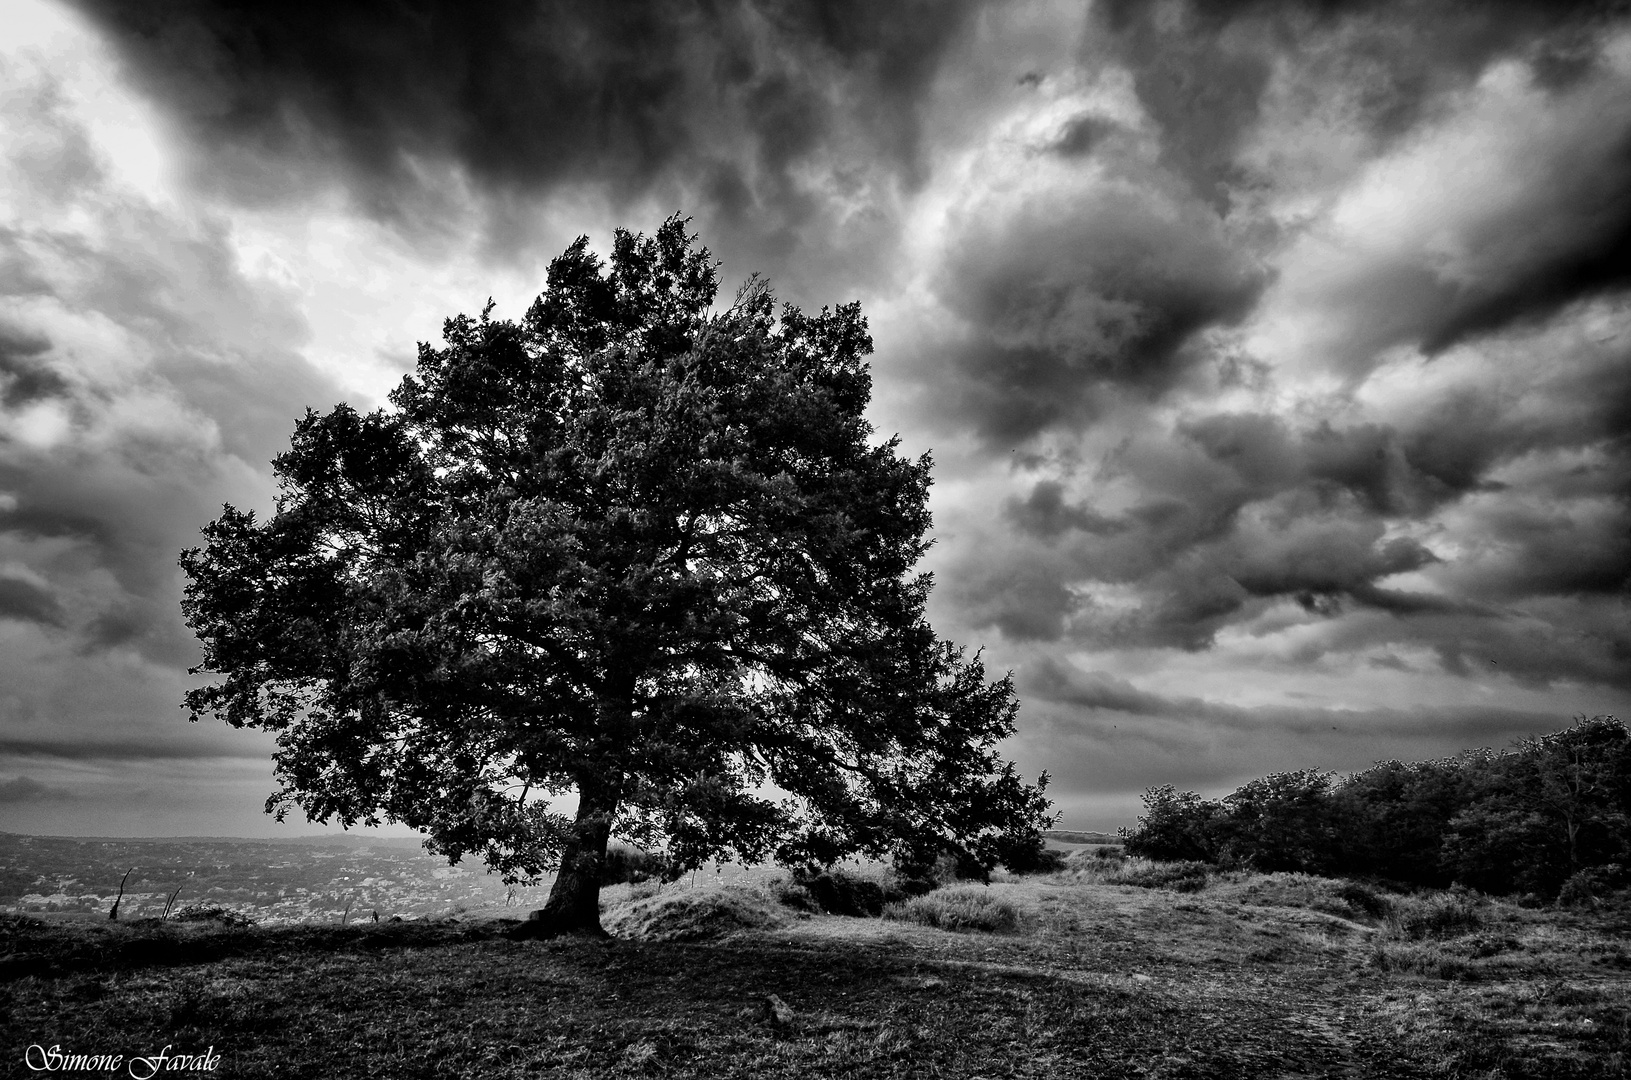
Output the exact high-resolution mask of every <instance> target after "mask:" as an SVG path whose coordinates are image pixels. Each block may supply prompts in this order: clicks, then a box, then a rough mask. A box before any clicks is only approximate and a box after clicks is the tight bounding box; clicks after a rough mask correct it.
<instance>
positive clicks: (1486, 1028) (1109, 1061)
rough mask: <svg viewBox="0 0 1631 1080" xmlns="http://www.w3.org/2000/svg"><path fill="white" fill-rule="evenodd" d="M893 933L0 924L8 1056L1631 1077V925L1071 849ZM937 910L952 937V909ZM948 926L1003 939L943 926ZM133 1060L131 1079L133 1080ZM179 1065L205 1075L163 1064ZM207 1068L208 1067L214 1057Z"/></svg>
mask: <svg viewBox="0 0 1631 1080" xmlns="http://www.w3.org/2000/svg"><path fill="white" fill-rule="evenodd" d="M1073 865H1074V867H1075V868H1074V869H1072V870H1069V871H1066V872H1063V873H1059V874H1054V875H1049V876H1045V877H1039V878H1027V879H1023V880H1008V881H997V882H995V883H993V884H992V885H991V886H989V887H980V886H968V885H958V886H952V887H949V888H947V889H943V890H940V891H938V892H936V893H931V894H929V896H928V897H924V898H920V899H919V900H917V901H915V902H913V903H912V904H910V905H902V906H899V907H896V908H893V909H891V910H890V911H888V912H887V913H886V917H885V918H881V919H880V918H847V917H841V916H832V915H810V914H805V913H801V912H798V911H795V910H792V909H790V908H788V907H786V906H785V905H783V904H781V903H778V902H777V897H776V893H775V890H774V888H773V887H772V886H770V885H767V884H766V883H764V882H763V881H760V882H756V883H740V884H736V885H734V886H731V885H727V886H721V885H718V884H713V883H707V884H699V885H696V886H689V885H682V886H668V887H667V888H666V889H664V890H663V891H662V892H661V893H654V891H653V889H652V888H651V887H649V886H646V887H634V888H631V887H627V886H618V887H615V888H613V889H610V890H608V891H607V895H606V901H607V903H606V922H607V925H608V926H609V927H611V928H613V929H614V930H615V931H616V932H618V933H620V934H626V935H639V937H638V938H635V939H630V938H626V937H625V938H619V939H615V940H611V941H606V942H595V941H586V940H563V941H554V942H520V941H511V940H509V939H507V938H506V937H504V936H503V931H504V930H505V929H506V926H507V924H506V923H504V922H503V921H500V920H491V919H472V918H468V917H466V918H462V919H445V920H439V921H423V922H402V923H380V924H377V925H375V924H367V925H363V926H356V925H353V926H349V927H340V926H336V925H328V926H317V925H310V926H294V927H278V928H270V929H255V928H239V929H234V928H231V927H226V926H222V925H219V924H214V923H192V924H178V923H173V922H172V923H168V924H162V925H161V924H154V923H146V924H109V923H107V922H105V921H104V922H100V923H78V924H66V923H58V924H51V925H47V924H44V923H40V922H35V921H31V920H26V919H23V918H17V917H11V918H8V919H7V920H6V921H5V922H4V924H3V925H0V1005H3V1006H4V1008H3V1013H0V1015H3V1016H4V1040H3V1043H0V1055H3V1056H4V1058H5V1066H6V1070H7V1074H8V1075H27V1074H29V1072H28V1069H27V1068H26V1067H25V1065H26V1063H25V1061H24V1055H25V1052H26V1051H27V1048H28V1047H29V1046H30V1045H37V1046H39V1047H41V1048H42V1049H48V1048H50V1047H51V1046H53V1045H57V1046H60V1047H61V1051H62V1052H63V1053H80V1054H105V1053H122V1054H125V1055H127V1058H128V1057H129V1056H132V1055H134V1056H139V1057H151V1056H153V1055H156V1054H158V1053H159V1052H160V1051H161V1050H162V1049H163V1048H164V1047H165V1046H166V1045H169V1046H170V1047H171V1052H172V1053H179V1052H198V1051H203V1050H205V1049H206V1048H209V1047H213V1050H214V1053H215V1054H216V1055H218V1056H219V1065H218V1067H217V1068H216V1069H215V1070H214V1071H213V1072H212V1073H210V1074H208V1075H213V1076H221V1077H263V1076H264V1077H271V1076H313V1077H315V1076H323V1077H390V1078H406V1077H420V1076H424V1077H430V1076H439V1077H440V1076H470V1077H492V1078H501V1077H520V1076H556V1077H608V1076H612V1077H616V1076H650V1077H658V1076H661V1077H800V1078H804V1077H812V1076H853V1077H897V1076H922V1077H987V1078H995V1077H1014V1076H1036V1077H1072V1076H1084V1077H1092V1076H1103V1077H1172V1078H1179V1077H1242V1078H1254V1080H1255V1078H1275V1077H1283V1078H1292V1077H1480V1078H1485V1077H1489V1078H1494V1077H1579V1078H1582V1080H1585V1078H1590V1080H1601V1078H1605V1077H1615V1076H1624V1075H1626V1074H1627V1070H1628V1068H1631V941H1628V938H1627V935H1628V931H1631V912H1627V911H1626V910H1625V909H1623V908H1614V907H1607V908H1602V909H1599V910H1597V911H1557V910H1533V909H1527V908H1522V907H1518V906H1515V905H1511V904H1507V903H1499V902H1492V901H1488V900H1484V899H1482V898H1479V897H1475V896H1469V895H1465V894H1433V895H1416V896H1391V895H1387V894H1384V893H1381V892H1379V891H1377V890H1375V889H1371V888H1366V887H1362V886H1355V885H1352V884H1347V883H1343V882H1333V881H1328V880H1324V879H1318V878H1310V877H1305V876H1301V875H1246V874H1222V875H1219V874H1207V873H1205V872H1204V871H1201V870H1199V869H1197V868H1194V867H1183V866H1179V867H1172V866H1166V865H1151V864H1143V863H1140V862H1139V861H1138V860H1129V861H1126V862H1124V863H1119V864H1118V863H1116V862H1114V861H1113V860H1102V859H1093V858H1091V857H1083V856H1073ZM926 923H935V924H938V925H925V924H926ZM948 926H953V927H955V926H961V927H979V926H984V927H988V929H983V930H982V929H945V928H943V927H948ZM119 1075H128V1074H127V1073H120V1074H119ZM164 1075H167V1076H175V1075H183V1074H182V1073H179V1072H174V1071H172V1072H166V1073H165V1074H164ZM200 1075H202V1074H200Z"/></svg>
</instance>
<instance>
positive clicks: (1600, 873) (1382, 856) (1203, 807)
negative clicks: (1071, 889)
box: [1125, 716, 1631, 897]
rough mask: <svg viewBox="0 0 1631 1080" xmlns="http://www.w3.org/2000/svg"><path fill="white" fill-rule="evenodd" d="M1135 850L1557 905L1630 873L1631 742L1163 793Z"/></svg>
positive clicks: (1579, 728)
mask: <svg viewBox="0 0 1631 1080" xmlns="http://www.w3.org/2000/svg"><path fill="white" fill-rule="evenodd" d="M1144 805H1145V814H1144V816H1143V817H1141V818H1139V822H1138V827H1137V828H1136V829H1133V830H1130V831H1128V832H1126V833H1125V842H1126V847H1127V851H1128V852H1129V853H1130V854H1135V855H1143V856H1146V857H1149V858H1156V859H1193V860H1199V861H1203V862H1208V863H1213V864H1218V865H1241V866H1250V867H1252V868H1255V869H1259V870H1298V871H1303V872H1306V873H1313V874H1326V875H1346V876H1367V877H1376V878H1384V879H1388V880H1393V881H1399V882H1404V883H1410V884H1418V885H1433V886H1444V885H1449V884H1451V883H1453V882H1459V883H1461V884H1463V885H1467V886H1470V887H1472V888H1476V889H1481V890H1483V891H1485V892H1491V893H1536V894H1540V895H1543V896H1548V897H1555V896H1557V895H1558V894H1559V892H1560V891H1561V890H1562V889H1563V888H1564V886H1565V885H1566V884H1568V883H1569V882H1570V881H1571V880H1573V881H1575V882H1576V883H1577V884H1580V885H1589V883H1591V882H1594V881H1595V882H1599V883H1602V884H1609V883H1616V882H1617V881H1618V879H1620V878H1624V877H1625V876H1626V874H1627V866H1628V864H1631V733H1628V732H1627V729H1626V725H1625V724H1624V723H1623V722H1622V721H1620V720H1618V719H1616V718H1615V717H1612V716H1598V717H1594V718H1592V719H1589V720H1588V719H1586V718H1584V717H1581V718H1579V719H1578V720H1577V721H1576V722H1575V723H1574V724H1573V725H1572V726H1571V727H1569V728H1567V729H1565V730H1563V731H1558V732H1554V733H1553V734H1550V735H1542V736H1538V737H1535V738H1528V739H1523V740H1521V741H1519V742H1518V743H1517V744H1516V745H1515V746H1514V747H1513V748H1512V749H1511V750H1508V751H1501V752H1497V751H1493V750H1488V749H1483V750H1471V751H1467V752H1465V753H1463V754H1461V755H1459V756H1457V757H1453V758H1447V759H1443V760H1439V761H1417V762H1408V763H1406V762H1399V761H1384V762H1379V763H1377V764H1376V765H1375V766H1373V767H1372V768H1370V769H1366V770H1365V771H1363V772H1360V773H1355V774H1353V775H1351V776H1346V777H1341V778H1338V777H1337V776H1336V774H1334V773H1330V772H1321V771H1317V770H1302V771H1298V772H1285V773H1275V774H1273V775H1270V776H1265V777H1262V778H1261V779H1258V780H1253V781H1252V782H1251V783H1249V784H1246V785H1245V786H1244V787H1241V788H1240V789H1239V790H1237V791H1235V792H1234V793H1233V794H1231V795H1228V796H1226V797H1224V798H1223V799H1221V800H1208V799H1203V798H1201V796H1200V795H1198V794H1197V793H1195V792H1192V791H1177V790H1175V789H1174V788H1173V787H1171V786H1170V785H1169V786H1166V787H1159V788H1151V789H1150V790H1149V791H1147V792H1145V795H1144Z"/></svg>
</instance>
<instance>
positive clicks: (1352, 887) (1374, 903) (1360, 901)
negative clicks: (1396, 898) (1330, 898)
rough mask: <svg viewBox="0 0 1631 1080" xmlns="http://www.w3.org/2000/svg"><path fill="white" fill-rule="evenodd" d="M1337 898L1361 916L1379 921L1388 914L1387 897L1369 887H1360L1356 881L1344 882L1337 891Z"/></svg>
mask: <svg viewBox="0 0 1631 1080" xmlns="http://www.w3.org/2000/svg"><path fill="white" fill-rule="evenodd" d="M1337 898H1338V899H1340V900H1341V901H1342V902H1343V903H1344V904H1347V905H1348V906H1349V907H1350V908H1352V909H1353V910H1354V911H1356V912H1358V913H1359V914H1361V915H1368V916H1370V917H1371V918H1373V919H1380V918H1383V917H1385V916H1386V915H1387V913H1388V900H1387V897H1385V896H1382V895H1381V894H1380V893H1378V892H1377V891H1376V890H1375V889H1372V888H1371V887H1370V886H1369V885H1362V884H1360V883H1359V882H1357V881H1345V882H1343V883H1342V887H1341V888H1339V889H1338V890H1337Z"/></svg>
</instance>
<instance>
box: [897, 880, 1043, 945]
mask: <svg viewBox="0 0 1631 1080" xmlns="http://www.w3.org/2000/svg"><path fill="white" fill-rule="evenodd" d="M883 916H884V918H886V919H896V920H899V921H901V922H914V923H918V924H920V925H922V926H933V927H935V928H937V929H940V930H963V931H968V930H978V931H983V932H985V933H1004V932H1008V931H1012V930H1013V929H1014V928H1015V927H1016V926H1018V925H1019V911H1018V909H1017V908H1015V907H1014V905H1013V904H1011V903H1010V902H1008V901H1007V900H1004V899H1002V898H1001V897H999V896H995V895H993V894H992V892H991V890H990V889H989V888H988V887H986V886H983V885H954V886H951V887H950V888H945V889H936V890H935V891H934V892H931V893H926V894H924V895H923V896H914V897H911V898H910V899H907V900H903V901H901V902H899V903H895V904H890V905H889V906H888V907H886V908H885V909H884V912H883Z"/></svg>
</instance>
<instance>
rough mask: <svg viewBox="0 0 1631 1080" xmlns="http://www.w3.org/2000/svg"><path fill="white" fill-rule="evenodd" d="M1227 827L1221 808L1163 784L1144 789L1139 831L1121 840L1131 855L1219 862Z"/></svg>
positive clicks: (1196, 794) (1126, 832)
mask: <svg viewBox="0 0 1631 1080" xmlns="http://www.w3.org/2000/svg"><path fill="white" fill-rule="evenodd" d="M1226 824H1227V820H1226V816H1225V811H1224V808H1223V806H1222V805H1221V804H1219V803H1217V802H1212V801H1209V800H1206V799H1203V798H1201V796H1200V793H1199V792H1194V791H1179V790H1177V789H1176V788H1174V787H1173V786H1172V785H1171V784H1163V785H1162V786H1160V787H1152V788H1147V789H1145V791H1144V813H1143V814H1142V815H1140V817H1139V819H1138V827H1137V828H1136V829H1130V830H1129V829H1123V830H1121V840H1122V845H1123V847H1124V848H1125V850H1126V852H1127V854H1129V855H1140V856H1143V857H1144V858H1147V859H1159V860H1163V861H1177V860H1195V861H1198V862H1216V861H1217V858H1218V850H1219V847H1220V844H1221V842H1222V830H1223V828H1224V826H1225V825H1226Z"/></svg>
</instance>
